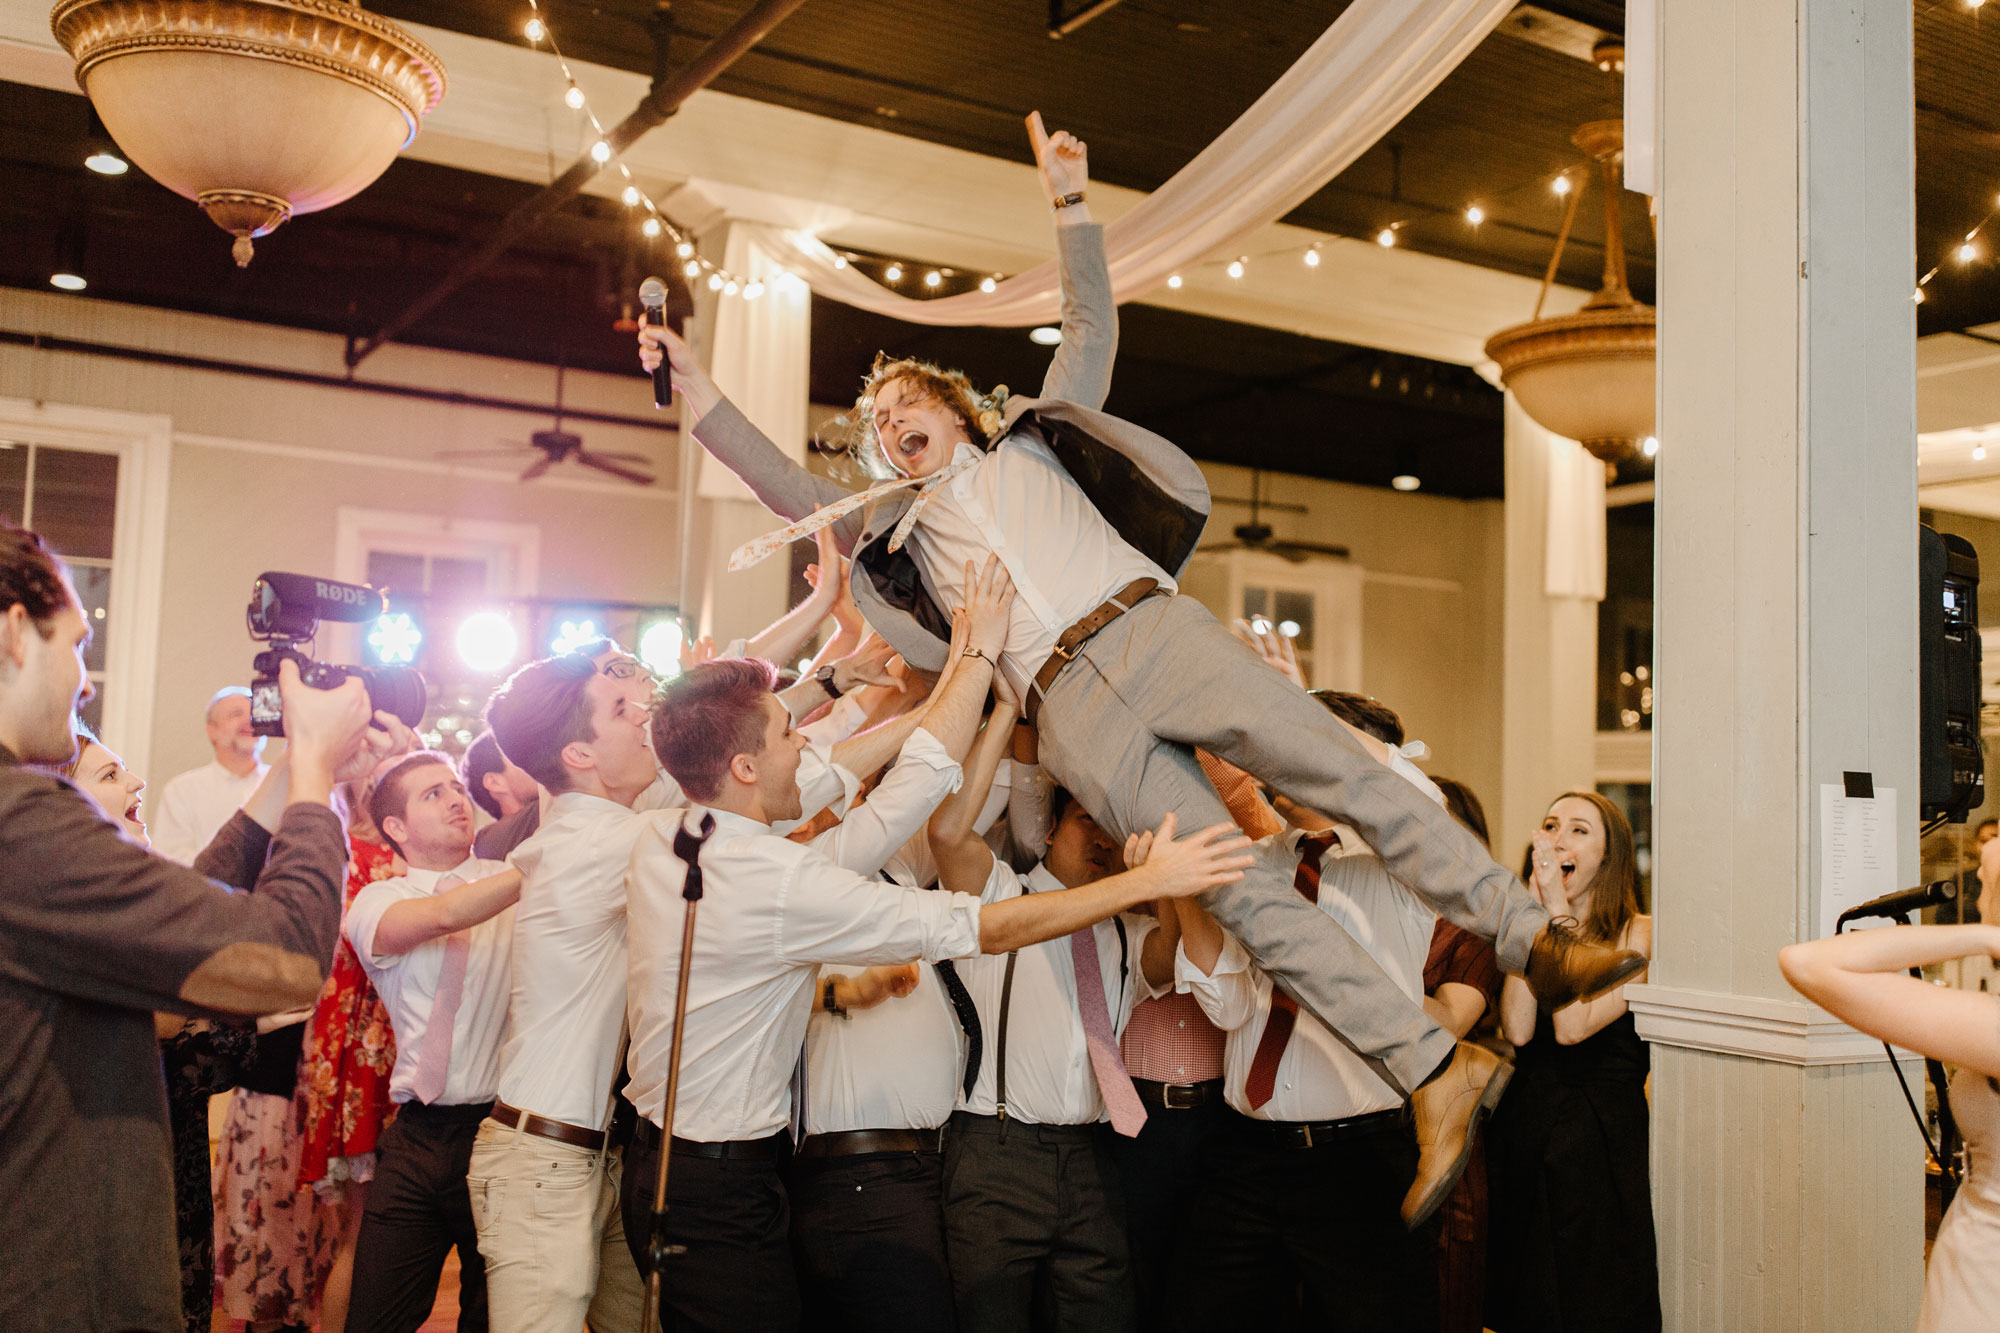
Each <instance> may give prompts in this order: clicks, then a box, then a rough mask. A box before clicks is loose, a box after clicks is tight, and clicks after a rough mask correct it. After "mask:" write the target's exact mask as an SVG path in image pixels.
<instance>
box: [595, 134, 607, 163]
mask: <svg viewBox="0 0 2000 1333" xmlns="http://www.w3.org/2000/svg"><path fill="white" fill-rule="evenodd" d="M590 160H591V161H593V162H597V163H604V162H609V161H610V160H611V145H610V144H609V143H607V142H605V141H604V140H603V139H599V140H598V141H597V142H596V143H594V144H592V145H591V146H590Z"/></svg>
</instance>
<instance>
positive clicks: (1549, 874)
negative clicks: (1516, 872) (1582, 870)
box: [1528, 829, 1569, 916]
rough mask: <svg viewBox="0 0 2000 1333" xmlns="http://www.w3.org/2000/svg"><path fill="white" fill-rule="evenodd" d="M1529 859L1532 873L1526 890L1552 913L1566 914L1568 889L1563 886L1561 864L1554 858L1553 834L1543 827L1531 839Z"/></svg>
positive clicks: (1554, 842) (1554, 841) (1567, 909)
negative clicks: (1531, 864)
mask: <svg viewBox="0 0 2000 1333" xmlns="http://www.w3.org/2000/svg"><path fill="white" fill-rule="evenodd" d="M1530 859H1531V861H1532V862H1533V865H1534V873H1533V874H1532V875H1530V876H1529V878H1528V891H1529V892H1530V893H1532V894H1534V895H1535V900H1536V901H1537V902H1539V903H1541V905H1542V906H1544V907H1546V908H1548V909H1549V911H1550V912H1551V913H1553V914H1554V915H1556V916H1563V915H1566V914H1567V913H1568V912H1569V891H1568V890H1567V889H1565V888H1564V887H1563V878H1562V866H1561V865H1559V864H1558V863H1557V860H1556V840H1555V836H1554V835H1553V834H1551V833H1549V832H1548V831H1547V830H1545V829H1536V830H1535V836H1534V838H1533V839H1532V840H1531V851H1530Z"/></svg>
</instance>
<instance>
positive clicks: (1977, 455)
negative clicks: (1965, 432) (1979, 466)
mask: <svg viewBox="0 0 2000 1333" xmlns="http://www.w3.org/2000/svg"><path fill="white" fill-rule="evenodd" d="M1972 461H1973V462H1975V463H1984V462H1985V461H1986V446H1985V445H1983V444H1975V445H1973V446H1972Z"/></svg>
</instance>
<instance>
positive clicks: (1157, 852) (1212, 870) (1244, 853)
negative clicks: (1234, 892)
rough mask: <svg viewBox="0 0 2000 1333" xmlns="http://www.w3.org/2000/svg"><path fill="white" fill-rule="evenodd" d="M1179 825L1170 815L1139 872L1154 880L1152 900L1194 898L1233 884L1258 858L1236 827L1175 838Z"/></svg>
mask: <svg viewBox="0 0 2000 1333" xmlns="http://www.w3.org/2000/svg"><path fill="white" fill-rule="evenodd" d="M1177 823H1178V821H1177V820H1176V819H1175V818H1174V816H1173V815H1171V814H1170V815H1168V816H1167V817H1166V818H1165V819H1163V820H1161V821H1160V827H1159V828H1158V829H1156V830H1154V831H1153V833H1152V835H1151V836H1152V840H1153V841H1152V846H1151V849H1150V850H1149V851H1147V852H1146V853H1145V857H1146V861H1145V865H1144V867H1143V868H1142V869H1141V870H1139V871H1138V872H1137V873H1139V874H1142V875H1145V876H1147V877H1148V878H1149V879H1151V880H1152V881H1153V883H1152V885H1151V886H1150V888H1151V892H1150V893H1149V894H1148V896H1149V897H1154V898H1191V897H1193V896H1194V895H1195V894H1198V893H1202V892H1205V891H1206V890H1208V889H1212V888H1215V887H1217V886H1218V885H1222V884H1234V883H1235V882H1236V881H1237V880H1239V879H1242V878H1243V871H1244V870H1245V869H1246V868H1247V867H1248V866H1249V865H1250V864H1251V863H1252V862H1253V861H1254V860H1255V859H1256V858H1255V857H1253V856H1252V855H1251V854H1250V839H1248V838H1246V837H1244V836H1243V835H1242V834H1241V833H1240V832H1238V831H1237V828H1236V826H1235V825H1234V824H1230V823H1221V824H1211V825H1209V826H1208V827H1207V828H1205V829H1203V830H1201V832H1199V833H1191V834H1189V835H1188V836H1187V837H1185V838H1179V839H1176V838H1175V837H1174V831H1175V827H1176V825H1177Z"/></svg>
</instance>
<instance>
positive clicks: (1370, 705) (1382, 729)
mask: <svg viewBox="0 0 2000 1333" xmlns="http://www.w3.org/2000/svg"><path fill="white" fill-rule="evenodd" d="M1306 693H1308V694H1310V695H1312V697H1313V698H1315V699H1317V700H1319V701H1320V705H1321V706H1322V707H1323V708H1325V709H1326V711H1327V712H1329V713H1332V714H1333V715H1334V716H1335V717H1337V718H1339V719H1340V720H1341V721H1342V722H1345V723H1347V725H1348V726H1350V727H1353V728H1354V729H1355V730H1356V731H1360V732H1366V733H1367V734H1368V735H1370V736H1373V737H1374V738H1375V739H1376V740H1378V741H1380V742H1382V744H1384V745H1386V746H1388V747H1389V748H1390V749H1392V750H1393V749H1395V748H1396V747H1397V746H1399V745H1401V744H1402V743H1403V719H1402V718H1400V717H1397V716H1396V710H1395V709H1393V708H1391V707H1389V705H1387V704H1385V703H1383V702H1382V701H1381V700H1379V699H1377V698H1375V696H1373V695H1371V694H1356V693H1354V692H1353V691H1352V690H1308V691H1306Z"/></svg>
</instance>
